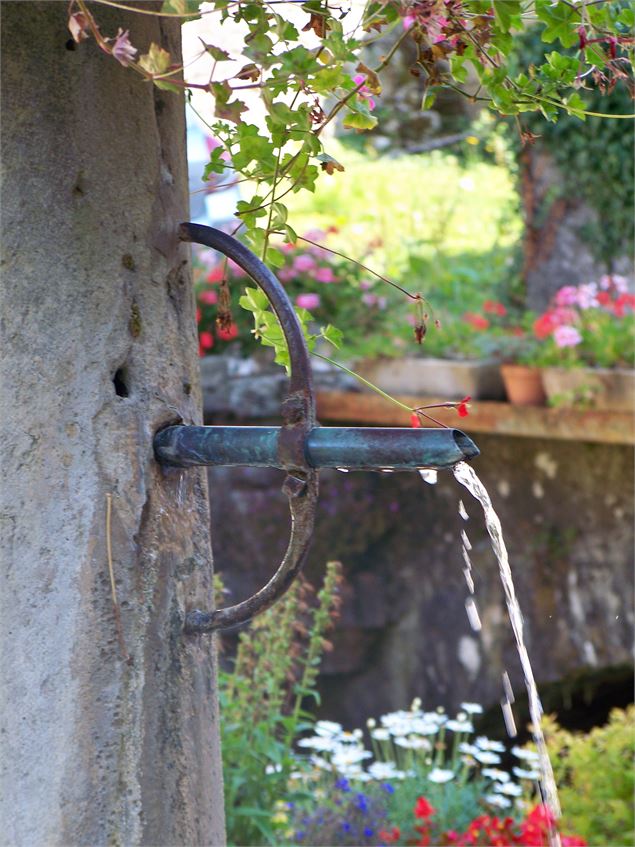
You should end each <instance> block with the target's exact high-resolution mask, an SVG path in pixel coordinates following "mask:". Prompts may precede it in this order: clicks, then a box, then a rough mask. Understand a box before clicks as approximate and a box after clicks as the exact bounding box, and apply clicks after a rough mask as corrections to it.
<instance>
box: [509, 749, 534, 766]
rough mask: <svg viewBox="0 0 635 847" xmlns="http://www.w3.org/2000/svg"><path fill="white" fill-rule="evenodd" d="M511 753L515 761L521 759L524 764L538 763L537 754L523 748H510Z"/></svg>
mask: <svg viewBox="0 0 635 847" xmlns="http://www.w3.org/2000/svg"><path fill="white" fill-rule="evenodd" d="M512 753H513V754H514V756H516V758H517V759H522V760H523V761H525V762H531V763H532V764H533V763H534V762H539V761H540V756H539V755H538V753H535V752H534V751H533V750H526V749H525V748H524V747H512Z"/></svg>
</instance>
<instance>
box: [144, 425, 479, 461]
mask: <svg viewBox="0 0 635 847" xmlns="http://www.w3.org/2000/svg"><path fill="white" fill-rule="evenodd" d="M281 432H282V428H281V427H274V426H249V427H244V426H171V427H167V428H166V429H164V430H162V431H161V432H159V433H158V434H157V435H156V437H155V439H154V449H155V454H156V457H157V460H158V461H159V462H161V464H164V465H172V466H176V467H182V468H183V467H191V466H194V465H224V466H241V465H244V466H249V467H270V468H287V467H288V466H287V464H286V462H285V460H284V456H283V454H282V452H281V449H280V434H281ZM478 454H479V450H478V447H477V446H476V445H475V444H474V442H473V441H472V439H471V438H469V437H468V436H467V435H465V433H464V432H461V430H459V429H449V428H448V429H445V428H438V429H407V428H375V427H335V426H334V427H321V426H318V427H313V428H312V429H310V430H309V432H308V434H307V436H306V439H305V441H304V457H305V460H306V463H307V465H308V466H309V467H311V468H316V469H317V468H344V469H346V470H366V471H380V470H395V471H407V470H417V469H418V468H434V469H436V470H444V469H447V468H452V467H453V466H454V465H456V464H457V462H462V461H465V460H469V459H473V458H474V457H475V456H478Z"/></svg>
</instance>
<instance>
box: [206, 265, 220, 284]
mask: <svg viewBox="0 0 635 847" xmlns="http://www.w3.org/2000/svg"><path fill="white" fill-rule="evenodd" d="M224 276H225V272H224V270H223V267H222V265H218V266H217V267H215V268H212V269H211V271H210V272H209V273H208V274H207V276H206V277H205V279H206V280H207V281H208V282H211V283H212V284H213V283H215V282H222V281H223V277H224Z"/></svg>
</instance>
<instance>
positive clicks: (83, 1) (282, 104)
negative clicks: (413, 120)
mask: <svg viewBox="0 0 635 847" xmlns="http://www.w3.org/2000/svg"><path fill="white" fill-rule="evenodd" d="M100 5H106V6H114V7H116V8H119V9H129V10H130V11H134V12H140V13H143V14H159V15H165V16H171V17H175V16H176V17H178V18H180V19H182V20H191V19H193V18H196V17H198V16H200V15H201V14H208V15H215V16H216V17H217V19H218V22H219V31H221V30H222V25H223V24H224V23H225V22H228V21H232V22H234V23H238V24H240V25H241V26H242V27H243V28H244V33H245V35H244V40H243V44H242V46H241V56H242V57H244V58H246V59H247V62H246V64H244V65H243V66H242V68H240V70H238V71H237V72H235V73H230V72H228V71H227V70H226V68H227V67H228V65H227V62H228V60H230V59H234V60H235V59H236V58H240V57H238V56H231V55H230V53H229V52H228V51H227V50H225V49H224V47H222V46H220V45H218V44H211V43H205V42H203V41H202V42H201V51H202V52H203V53H208V54H209V55H210V56H211V58H212V71H211V75H210V78H209V81H208V82H207V83H204V84H203V83H193V82H190V81H188V80H187V73H186V70H185V71H184V69H183V68H182V67H181V66H180V65H179V64H178V63H177V62H176V61H175V60H174V57H172V56H171V55H170V54H169V53H168V52H167V51H166V50H165V49H164V48H163V47H161V46H160V45H158V44H154V43H153V44H151V45H149V46H147V48H146V49H147V52H145V53H142V52H141V48H140V46H139V47H137V46H135V45H133V44H132V43H131V41H130V37H129V33H128V31H124V30H123V29H122V28H119V29H118V32H117V33H116V34H112V35H109V36H106V35H103V34H102V32H101V30H100V26H99V22H98V9H99V6H100ZM290 5H294V6H296V7H299V8H300V9H301V10H302V12H303V13H304V16H305V17H304V26H302V27H301V28H298V27H297V26H296V25H295V24H294V23H292V22H291V21H290V20H289V19H288V17H285V8H288V7H289V6H290ZM633 23H634V16H633V12H632V9H631V8H630V7H625V6H624V5H623V4H622V3H620V2H609V0H606V2H605V0H555V2H554V0H369V2H367V4H366V6H365V8H364V10H363V13H362V14H361V18H360V17H359V13H355V14H354V13H353V11H352V8H351V7H349V6H348V5H347V4H346V3H345V0H306V2H303V0H211V2H208V3H205V4H204V6H203V10H202V11H201V10H200V9H199V2H198V0H165V2H164V3H163V5H162V7H161V9H160V11H153V10H151V9H149V8H141V9H140V8H139V7H136V8H134V7H127V6H126V5H125V3H115V2H112V0H94V2H92V3H90V4H89V2H88V0H71V3H70V7H69V29H70V31H71V35H72V38H73V39H74V41H75V42H78V43H79V42H82V41H85V40H87V39H89V38H91V37H92V38H94V39H95V41H96V42H97V44H98V46H99V48H100V49H101V50H103V51H104V52H106V53H108V54H109V55H111V56H112V58H113V59H115V60H116V61H118V62H120V64H122V65H124V66H125V67H128V68H130V69H131V71H133V72H135V73H137V74H138V75H139V76H141V77H142V78H144V79H145V80H148V81H152V82H153V83H154V84H155V85H157V86H158V87H159V88H161V89H164V90H169V91H174V92H183V91H185V92H186V93H189V92H191V91H192V90H194V89H198V90H203V91H205V92H206V93H208V94H209V95H210V97H211V98H213V101H214V116H215V117H214V119H213V121H212V122H211V123H210V124H209V129H210V132H211V133H212V134H213V136H214V138H215V139H216V141H217V143H218V146H217V147H216V148H215V149H214V150H213V151H212V153H211V156H210V160H209V163H208V165H207V168H206V170H205V178H206V179H210V180H211V179H213V178H214V175H215V174H220V173H223V172H225V171H227V170H232V171H233V172H234V174H235V177H236V182H244V184H245V189H246V192H247V195H246V198H245V199H241V200H240V201H239V202H238V204H237V209H236V216H237V218H238V220H239V221H240V223H239V225H238V227H237V229H240V230H241V237H243V238H244V239H245V240H246V242H247V243H248V244H249V246H250V247H251V248H252V249H253V250H254V251H255V252H256V253H258V254H259V255H260V256H261V257H262V259H263V261H265V262H266V263H267V264H268V265H269V266H271V267H272V268H274V269H275V268H279V267H281V266H282V265H283V263H284V255H283V253H282V252H281V249H280V248H281V245H282V243H283V242H287V243H291V244H295V243H296V241H297V234H296V232H295V231H294V229H293V226H292V223H291V222H290V221H289V213H288V208H287V206H286V205H285V202H284V201H285V197H287V196H288V195H289V194H290V193H292V192H298V191H301V190H308V191H314V190H315V187H316V183H317V181H318V179H319V176H320V173H321V172H327V173H330V174H333V173H337V172H338V171H342V170H343V169H344V168H343V165H342V164H341V163H340V162H338V161H337V159H336V158H335V157H334V156H332V155H331V153H329V149H328V142H326V141H325V133H324V130H325V129H326V127H328V126H329V125H330V124H332V123H333V122H334V121H336V120H337V121H338V122H340V123H341V125H342V127H344V128H345V129H349V130H351V131H352V132H365V131H367V130H371V129H373V128H374V127H375V126H376V124H377V118H376V117H375V115H374V114H373V110H374V107H375V103H376V98H378V97H380V96H381V92H382V83H381V74H382V71H383V70H384V69H385V68H386V66H387V65H388V64H389V63H390V61H391V59H392V57H393V56H394V55H395V53H396V51H397V50H398V49H399V47H400V45H401V44H402V43H403V42H404V41H405V40H412V41H413V42H414V44H415V46H416V60H415V62H414V64H413V66H412V67H411V73H412V76H413V83H412V84H413V85H416V86H418V89H419V91H420V96H421V106H422V108H424V109H427V108H430V106H431V105H432V104H433V102H434V99H435V97H436V95H437V93H438V92H439V90H440V89H442V88H446V87H447V88H451V89H454V90H456V91H458V92H459V93H460V94H462V95H463V96H465V97H466V98H468V99H469V100H471V101H483V102H484V103H486V104H487V105H488V107H489V108H490V109H492V110H494V111H495V112H497V113H500V114H504V115H512V116H515V118H516V120H517V122H518V127H519V130H520V137H521V138H522V140H523V142H524V141H526V140H528V139H530V138H531V137H532V134H531V132H530V131H529V130H528V129H526V128H525V127H524V125H523V124H522V123H521V117H522V116H523V115H524V113H536V114H539V115H540V116H541V117H542V119H543V120H544V121H546V122H557V120H558V118H560V117H561V116H563V115H564V116H571V117H574V118H575V119H577V120H585V119H586V118H587V117H588V116H593V117H594V118H595V117H598V116H599V117H601V118H604V119H608V118H609V117H610V118H614V119H616V120H625V119H629V118H632V115H631V114H629V113H628V112H625V113H623V114H613V113H612V114H610V115H607V114H605V113H604V112H603V111H602V109H601V108H600V107H597V111H596V109H595V108H594V109H593V110H590V109H587V106H586V104H585V101H584V100H583V98H582V96H581V92H582V91H583V90H587V89H588V90H599V91H600V92H602V91H603V90H605V89H607V88H612V87H614V86H615V85H616V84H621V83H622V82H628V83H630V74H631V59H632V52H633V44H634V39H633V33H632V29H633ZM529 25H532V26H535V27H536V30H537V31H538V32H539V33H540V37H541V39H542V41H543V42H544V43H546V44H549V45H552V46H553V49H552V50H551V51H550V52H548V53H546V54H545V55H544V57H543V60H542V61H540V62H538V63H534V64H531V65H529V66H527V67H521V68H519V67H517V66H516V65H517V63H515V62H514V61H512V54H513V47H514V41H515V39H516V38H517V36H518V34H519V33H521V32H522V31H523V30H524V29H525V28H526V27H527V26H529ZM379 37H381V38H382V46H383V45H384V44H385V45H386V48H385V53H384V55H383V56H381V57H380V59H379V61H378V62H377V63H376V64H375V65H374V66H369V65H368V64H367V63H366V62H365V61H364V48H365V47H366V46H368V44H369V43H372V42H374V41H376V40H377V39H378V38H379ZM469 66H471V68H472V69H473V70H474V72H475V73H476V79H477V82H476V84H475V83H474V82H471V81H470V79H471V78H473V77H470V76H469V75H468V67H469ZM247 90H249V91H252V92H253V91H255V92H257V93H258V95H259V97H260V100H261V101H262V105H263V107H264V110H265V114H266V118H265V121H264V125H258V126H257V125H255V124H254V123H251V122H249V115H248V114H247V111H248V109H247V106H246V104H245V101H244V92H245V91H247ZM594 105H595V104H594ZM402 293H403V295H404V296H405V297H407V298H409V299H410V300H411V301H412V302H413V304H414V306H415V309H416V312H417V320H416V321H415V325H414V336H415V340H416V341H417V342H419V343H421V342H422V341H423V339H424V337H425V334H426V329H427V321H428V319H429V315H428V310H427V309H426V308H425V302H426V301H425V299H424V298H423V296H422V294H421V293H420V292H417V291H406V290H405V289H403V290H402ZM227 301H228V297H227V296H226V294H225V295H224V296H222V297H221V298H220V308H219V316H218V320H219V322H220V324H221V326H222V325H226V324H227V323H228V315H227ZM243 302H244V304H247V306H248V308H252V307H253V312H254V316H255V319H256V326H255V331H256V334H257V336H259V337H261V338H262V339H263V340H265V342H267V339H268V340H269V343H270V344H271V342H272V340H274V343H273V346H276V347H277V348H280V349H279V350H278V349H277V352H278V353H280V355H281V356H283V351H282V346H281V345H283V344H284V342H283V341H280V342H279V343H278V341H276V340H275V339H277V338H278V334H277V333H276V332H275V328H274V321H272V320H271V319H270V318H267V317H266V312H267V309H266V308H264V304H260V303H255V302H254V301H253V295H250V294H246V295H245V297H244V298H243ZM261 306H262V307H261ZM302 317H303V320H304V322H305V324H308V321H309V319H310V314H307V315H303V316H302ZM328 334H329V333H327V335H328ZM330 336H331V337H330V340H331V341H334V342H335V343H337V341H338V339H339V335H338V334H337V333H334V332H332V331H330ZM281 351H282V352H281Z"/></svg>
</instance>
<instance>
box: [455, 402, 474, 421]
mask: <svg viewBox="0 0 635 847" xmlns="http://www.w3.org/2000/svg"><path fill="white" fill-rule="evenodd" d="M471 399H472V398H471V397H464V398H463V399H462V400H461V402H460V403H459V404H458V405H457V407H456V411H457V412H458V413H459V417H460V418H466V417H467V416H468V415H469V414H470V412H469V402H470V400H471Z"/></svg>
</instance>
